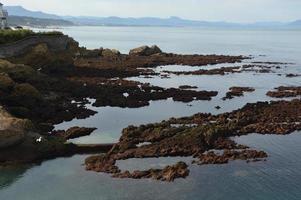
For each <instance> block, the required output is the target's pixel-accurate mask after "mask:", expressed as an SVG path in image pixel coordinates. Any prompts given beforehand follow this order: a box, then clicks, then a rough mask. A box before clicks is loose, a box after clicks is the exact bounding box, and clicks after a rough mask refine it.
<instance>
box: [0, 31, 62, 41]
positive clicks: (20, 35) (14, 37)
mask: <svg viewBox="0 0 301 200" xmlns="http://www.w3.org/2000/svg"><path fill="white" fill-rule="evenodd" d="M39 35H63V33H61V32H57V31H52V32H33V31H32V30H27V29H24V30H0V44H7V43H11V42H16V41H18V40H22V39H24V38H26V37H30V36H39Z"/></svg>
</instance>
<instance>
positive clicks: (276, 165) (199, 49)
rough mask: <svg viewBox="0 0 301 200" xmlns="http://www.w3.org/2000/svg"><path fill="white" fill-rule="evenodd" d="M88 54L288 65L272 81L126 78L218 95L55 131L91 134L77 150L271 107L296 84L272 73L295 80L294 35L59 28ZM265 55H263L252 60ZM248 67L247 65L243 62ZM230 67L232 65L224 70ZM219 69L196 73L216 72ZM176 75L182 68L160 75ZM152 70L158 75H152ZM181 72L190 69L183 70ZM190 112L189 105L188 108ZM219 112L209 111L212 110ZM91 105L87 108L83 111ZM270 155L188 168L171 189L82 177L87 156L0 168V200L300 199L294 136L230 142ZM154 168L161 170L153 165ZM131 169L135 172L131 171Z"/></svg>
mask: <svg viewBox="0 0 301 200" xmlns="http://www.w3.org/2000/svg"><path fill="white" fill-rule="evenodd" d="M62 31H64V32H65V33H67V34H69V35H71V36H72V37H74V38H75V39H76V40H78V41H79V42H80V44H81V45H83V46H87V47H88V48H98V47H100V46H104V47H110V48H116V49H120V50H121V51H122V52H128V51H129V49H131V48H133V47H137V46H140V45H144V44H149V45H152V44H157V45H159V46H160V47H162V49H163V50H164V51H167V52H175V53H186V54H189V53H193V54H194V53H200V54H231V55H241V54H242V55H253V56H254V57H255V58H254V61H257V60H258V61H279V62H292V63H295V64H294V65H288V66H287V67H286V68H283V69H280V70H277V71H276V73H272V74H254V73H252V72H248V73H242V74H230V75H225V76H175V75H172V76H171V79H161V78H159V77H156V78H153V79H144V78H140V77H136V78H131V80H138V81H141V82H149V83H151V84H153V85H158V86H161V87H178V86H180V85H186V84H189V85H195V86H198V90H216V91H219V95H218V96H217V97H214V98H213V100H212V101H195V102H192V103H189V105H188V104H186V103H181V102H173V101H172V100H170V99H169V100H164V101H153V102H151V103H150V106H148V107H143V108H138V109H129V108H125V109H124V108H111V107H102V108H93V109H95V110H97V111H98V114H96V115H95V116H92V117H91V118H89V119H86V120H73V121H71V122H65V123H63V124H60V125H58V126H57V127H56V128H58V129H61V128H62V129H65V128H68V127H71V126H75V125H76V126H87V127H97V128H98V130H97V131H95V132H94V133H93V134H92V135H91V136H87V137H83V138H79V139H76V140H73V141H74V142H78V143H101V142H103V143H107V142H115V141H117V140H118V138H119V137H120V131H121V130H122V129H123V128H125V127H127V126H128V125H131V124H134V125H139V124H144V123H150V122H158V121H161V120H164V119H168V118H170V117H181V116H188V115H192V114H195V113H198V112H211V113H214V114H218V113H222V112H228V111H232V110H233V109H238V108H240V107H242V106H243V105H245V104H246V103H247V102H257V101H259V100H260V101H266V100H272V99H271V98H269V97H267V96H266V95H265V93H266V92H267V91H268V90H270V89H273V88H274V87H277V86H280V85H300V81H301V77H296V78H286V77H285V76H283V75H282V76H278V75H277V74H278V73H280V74H285V73H291V72H292V73H301V69H300V66H301V57H300V55H301V48H300V46H301V39H300V35H301V30H215V29H197V28H155V27H68V28H66V29H63V30H62ZM259 55H265V56H259ZM246 62H249V61H246ZM226 65H227V66H233V65H235V66H236V65H237V64H226ZM220 66H221V65H218V66H206V67H204V66H203V67H195V68H194V69H199V68H215V67H220ZM171 68H173V70H183V66H167V67H164V68H163V69H171ZM157 70H162V69H160V68H158V69H157ZM188 70H193V69H192V68H188ZM232 86H248V87H254V88H255V89H256V91H255V92H254V93H249V94H248V93H246V95H245V96H244V97H241V98H234V99H232V100H228V101H222V100H221V98H222V97H223V96H224V95H225V93H226V92H227V90H228V88H229V87H232ZM191 105H192V106H191ZM217 105H219V106H221V107H222V109H220V110H216V109H215V108H214V107H215V106H217ZM88 106H90V105H88ZM236 140H237V141H238V142H239V143H241V144H246V145H249V146H251V147H254V148H256V149H259V150H265V151H266V152H267V153H268V154H269V156H270V157H269V158H268V160H267V162H258V163H250V164H247V163H245V162H241V161H235V162H232V163H230V164H228V165H219V166H212V165H209V166H201V167H200V166H196V165H192V166H190V169H191V174H190V176H189V177H188V178H187V179H185V180H184V179H180V180H176V181H175V182H174V183H161V182H157V181H152V180H128V179H125V180H120V179H112V178H110V177H109V175H106V174H97V173H94V172H87V171H85V170H84V166H82V164H83V162H84V159H85V157H86V156H73V157H71V158H59V159H55V160H50V161H47V162H44V163H42V164H41V165H40V166H33V167H31V166H24V167H20V168H14V169H0V199H9V200H10V199H12V200H18V199H22V200H23V199H25V200H27V199H28V200H29V199H30V200H32V199H39V200H44V199H45V200H46V199H47V200H48V199H67V200H68V199H88V200H90V199H91V200H92V199H104V200H105V199H110V200H111V199H129V200H134V199H167V198H168V199H181V200H182V199H189V200H194V199H195V200H199V199H209V200H211V199H212V200H218V199H226V200H227V199H229V200H230V199H231V200H232V199H234V200H235V199H237V200H238V199H239V200H240V199H259V200H260V199H262V200H269V199H273V200H274V199H276V200H283V199H290V200H295V199H296V200H297V199H301V186H300V183H299V182H300V181H299V180H300V178H301V172H300V171H301V170H300V166H301V156H299V155H300V154H301V146H300V145H299V144H300V142H301V135H300V132H299V133H294V134H291V135H288V136H268V135H265V136H264V135H256V134H253V135H249V136H243V137H240V138H236ZM176 160H177V159H176V158H167V159H150V160H144V161H141V160H138V159H136V160H129V161H124V162H123V163H120V165H122V166H126V167H127V166H130V167H132V168H133V169H135V168H138V167H144V166H145V165H150V166H154V167H156V166H157V167H160V166H161V165H162V164H166V163H174V162H175V161H176ZM160 163H161V164H160ZM136 166H137V167H136Z"/></svg>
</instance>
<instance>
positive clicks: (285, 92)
mask: <svg viewBox="0 0 301 200" xmlns="http://www.w3.org/2000/svg"><path fill="white" fill-rule="evenodd" d="M275 90H276V91H269V92H267V96H270V97H274V98H285V97H297V96H300V95H301V87H294V86H289V87H287V86H280V87H278V88H275Z"/></svg>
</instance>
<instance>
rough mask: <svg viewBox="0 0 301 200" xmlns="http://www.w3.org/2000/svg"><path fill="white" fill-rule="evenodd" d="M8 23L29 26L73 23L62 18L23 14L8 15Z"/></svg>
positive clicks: (71, 24)
mask: <svg viewBox="0 0 301 200" xmlns="http://www.w3.org/2000/svg"><path fill="white" fill-rule="evenodd" d="M8 24H9V25H10V26H31V27H47V26H73V25H74V23H72V22H70V21H66V20H62V19H42V18H33V17H23V16H9V18H8Z"/></svg>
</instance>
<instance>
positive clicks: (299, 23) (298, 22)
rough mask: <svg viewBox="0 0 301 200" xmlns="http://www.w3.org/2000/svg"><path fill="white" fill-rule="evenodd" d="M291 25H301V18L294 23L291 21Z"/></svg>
mask: <svg viewBox="0 0 301 200" xmlns="http://www.w3.org/2000/svg"><path fill="white" fill-rule="evenodd" d="M291 25H293V26H301V20H297V21H294V22H293V23H291Z"/></svg>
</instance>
